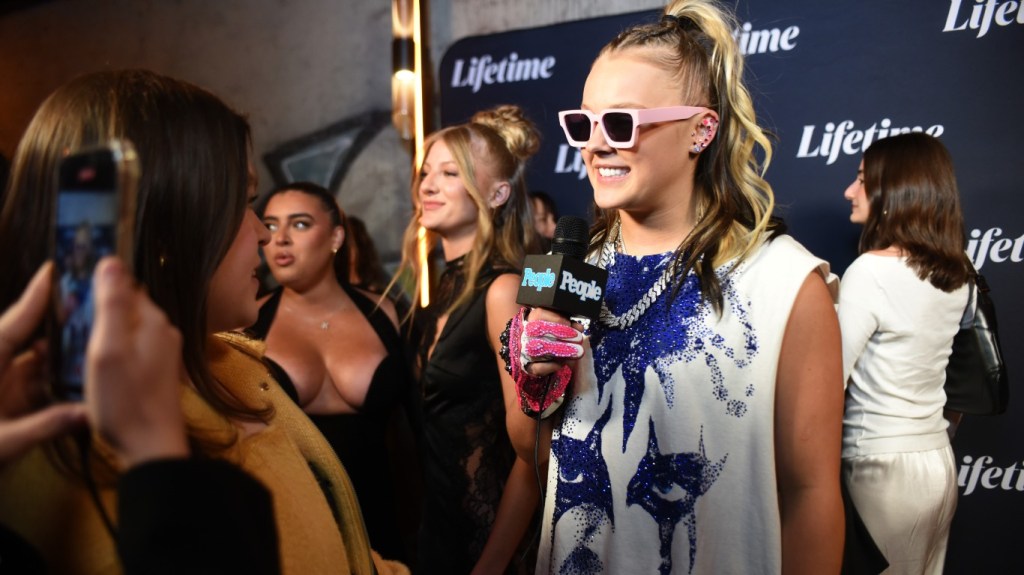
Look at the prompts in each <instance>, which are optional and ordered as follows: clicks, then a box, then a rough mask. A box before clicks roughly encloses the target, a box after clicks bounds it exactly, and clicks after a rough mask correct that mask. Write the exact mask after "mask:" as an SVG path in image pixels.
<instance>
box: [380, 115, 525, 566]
mask: <svg viewBox="0 0 1024 575" xmlns="http://www.w3.org/2000/svg"><path fill="white" fill-rule="evenodd" d="M539 144H540V142H539V136H538V133H537V131H536V129H535V128H534V126H533V124H532V123H531V122H530V121H529V120H527V119H526V118H525V117H524V116H523V114H522V111H521V110H520V109H519V108H518V107H515V106H499V107H497V108H494V109H492V110H488V111H484V112H480V113H477V114H476V115H475V116H473V118H472V119H471V120H470V121H469V122H467V123H465V124H460V125H457V126H452V127H448V128H445V129H443V130H441V131H439V132H436V133H434V134H432V135H431V136H430V137H428V138H427V141H426V143H425V144H424V147H425V150H426V156H425V159H424V160H423V165H422V166H421V167H420V169H419V173H418V175H417V177H416V179H415V182H414V184H413V188H412V191H413V204H414V206H415V210H414V214H413V218H412V220H411V221H410V222H409V226H408V229H407V230H406V234H405V242H404V246H403V252H402V264H401V267H400V269H399V270H398V275H401V274H402V273H403V272H410V273H411V274H412V275H413V276H414V277H415V278H416V279H417V284H418V280H419V278H420V276H421V275H422V274H425V273H427V270H425V269H422V268H421V267H420V265H419V262H418V260H417V257H416V256H417V249H416V243H417V232H418V229H419V227H420V226H422V227H424V228H426V230H427V237H428V241H429V242H430V244H431V245H436V244H437V242H438V241H440V243H441V249H442V251H443V252H444V258H445V261H446V262H447V266H446V269H445V271H444V273H443V274H442V276H441V279H440V284H439V286H438V289H437V290H436V293H435V295H434V297H433V298H432V301H431V302H430V304H429V306H428V307H427V308H426V310H424V313H425V314H426V315H427V317H426V318H425V321H424V322H423V325H424V332H425V333H424V336H423V340H422V342H421V344H420V348H419V356H418V366H417V367H418V371H419V376H420V381H421V385H422V423H423V433H422V441H423V468H424V489H423V491H424V505H423V516H422V523H421V526H420V536H419V541H418V555H419V557H418V568H419V570H418V572H419V573H445V574H449V573H469V572H470V571H471V570H472V569H473V568H474V566H477V568H478V569H480V570H481V571H485V572H492V573H493V572H501V571H502V570H503V569H504V568H505V567H506V566H507V565H508V564H509V562H510V560H511V558H512V555H513V553H514V551H515V548H516V545H517V544H518V542H519V541H520V539H522V535H523V533H524V532H525V531H526V528H527V526H528V523H529V520H530V517H531V514H532V508H529V509H525V510H524V509H522V506H519V505H510V504H508V503H506V504H504V505H501V503H502V502H503V491H504V489H505V484H506V481H508V482H510V484H513V485H517V486H518V485H526V486H527V487H528V488H529V486H531V485H533V481H531V480H530V478H531V477H533V471H532V470H531V469H530V468H529V467H528V466H527V465H525V464H516V465H515V466H513V462H514V461H515V454H514V452H513V450H512V445H511V444H510V442H509V438H508V434H507V433H506V430H505V414H506V412H505V410H506V406H509V405H514V401H515V399H514V395H515V394H514V391H513V387H512V381H511V380H510V379H509V377H508V375H507V374H506V373H505V371H504V369H502V367H501V364H500V361H501V360H500V359H499V356H498V351H499V349H500V347H501V344H500V343H499V341H498V337H499V335H500V333H501V331H502V330H503V329H504V327H505V323H506V321H507V320H508V318H509V317H510V316H511V315H512V314H513V313H515V310H516V304H515V300H516V293H517V291H518V289H519V283H520V281H521V280H520V276H519V275H518V267H519V265H520V264H521V263H522V261H523V257H524V255H525V254H526V253H527V252H529V251H534V250H535V249H536V246H537V236H536V233H535V231H534V227H533V219H532V217H531V215H530V210H529V207H528V203H527V202H528V197H527V188H526V185H525V181H524V172H525V165H526V160H527V159H528V158H529V157H530V156H532V155H533V154H534V153H536V151H537V148H538V147H539ZM396 277H397V276H396ZM414 304H416V305H414V306H413V308H414V309H416V308H418V307H420V305H419V304H420V302H419V301H415V302H414ZM533 490H534V493H532V494H530V497H532V498H533V500H534V501H536V497H537V494H536V486H535V485H534V486H533ZM513 497H518V495H517V494H509V495H508V496H507V497H506V498H507V499H509V500H510V501H511V500H512V499H511V498H513ZM516 500H517V501H518V499H516ZM492 531H493V532H494V533H495V535H494V536H493V537H492V539H494V541H495V545H493V546H488V548H487V552H486V553H485V552H484V547H485V544H486V543H487V541H488V536H489V535H490V534H491V532H492ZM478 560H479V564H478Z"/></svg>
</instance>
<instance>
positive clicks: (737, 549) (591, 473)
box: [537, 237, 827, 574]
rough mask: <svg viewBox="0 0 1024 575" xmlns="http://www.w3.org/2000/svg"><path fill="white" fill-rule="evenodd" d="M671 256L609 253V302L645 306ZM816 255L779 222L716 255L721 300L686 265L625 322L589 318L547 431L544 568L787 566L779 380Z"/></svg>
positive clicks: (620, 308) (613, 309) (729, 569)
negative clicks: (746, 247) (566, 390)
mask: <svg viewBox="0 0 1024 575" xmlns="http://www.w3.org/2000/svg"><path fill="white" fill-rule="evenodd" d="M670 257H671V254H661V255H653V256H644V257H639V258H637V257H632V256H628V255H622V254H618V253H617V254H615V257H614V258H612V259H610V260H606V261H607V266H606V269H608V271H609V279H608V284H607V286H606V289H605V298H606V299H605V303H606V306H607V308H608V310H609V312H610V313H611V314H614V315H615V316H618V317H621V316H622V314H624V313H626V312H627V311H628V310H630V309H638V308H637V307H636V305H635V304H636V303H637V301H639V300H640V298H643V297H644V296H645V295H647V294H648V293H650V291H651V286H652V285H654V283H655V282H657V281H658V279H659V278H660V277H661V274H662V272H663V270H664V269H665V267H666V266H667V265H668V262H669V258H670ZM814 270H819V271H821V270H823V271H824V272H827V268H824V267H823V262H822V261H821V260H819V259H817V258H814V257H813V255H811V254H809V253H808V252H807V251H806V250H805V249H804V248H803V247H802V246H800V245H799V244H798V243H796V242H795V241H793V240H792V239H791V238H788V237H780V238H777V239H775V240H773V241H772V242H771V243H770V244H768V245H763V246H759V247H758V248H756V249H754V250H752V252H751V254H750V256H748V258H747V259H746V260H745V261H744V262H743V263H742V264H735V265H734V264H726V265H724V266H721V267H720V268H718V269H716V270H715V273H716V275H717V277H718V280H719V283H720V286H721V289H722V308H721V311H716V310H715V309H714V306H713V305H711V304H710V303H708V302H705V301H703V300H702V299H701V296H700V289H699V282H698V280H697V278H696V276H695V275H694V274H690V275H689V276H688V277H686V278H685V280H684V282H683V284H682V285H681V286H680V289H679V292H678V293H677V294H676V296H675V297H674V298H671V297H670V292H671V290H665V292H663V293H661V295H660V296H659V297H658V298H657V299H656V300H655V301H654V302H653V303H652V304H651V305H650V306H649V307H646V306H644V313H643V314H639V315H638V314H633V315H638V317H636V320H635V322H633V323H632V325H629V326H628V327H624V328H621V329H620V328H618V327H609V325H607V324H606V323H605V322H596V321H595V322H592V323H591V325H590V326H589V327H590V331H589V334H588V336H589V337H588V339H586V340H585V341H584V342H583V345H584V349H585V352H586V353H585V354H584V356H583V358H582V359H581V360H579V362H578V364H577V367H576V379H575V381H574V382H573V385H572V396H571V397H567V399H566V401H565V404H564V405H563V410H562V412H561V418H562V419H561V421H560V422H559V423H557V424H556V426H555V429H554V432H553V434H552V442H551V464H550V473H549V475H548V484H547V495H548V497H547V499H546V504H545V510H544V513H545V518H544V536H543V537H542V539H541V545H540V550H539V552H538V564H537V572H538V573H547V574H555V573H557V574H563V573H566V574H568V573H580V574H582V573H588V574H589V573H593V574H617V573H669V572H671V573H753V572H756V573H767V574H777V573H780V572H781V565H782V563H781V556H782V552H781V548H782V543H781V528H780V525H781V517H780V514H779V502H778V484H777V481H776V462H775V459H774V458H775V445H774V435H773V433H772V430H773V429H774V425H775V420H774V407H775V404H774V398H775V384H776V377H777V370H778V361H779V353H780V349H781V345H782V340H783V335H784V333H785V327H786V322H787V321H788V317H789V314H790V310H791V307H792V304H793V301H794V300H795V298H796V295H797V293H798V292H799V290H800V287H801V285H802V284H803V282H804V280H805V279H806V278H807V275H808V274H809V273H813V272H814ZM613 325H615V324H613ZM618 325H622V324H618Z"/></svg>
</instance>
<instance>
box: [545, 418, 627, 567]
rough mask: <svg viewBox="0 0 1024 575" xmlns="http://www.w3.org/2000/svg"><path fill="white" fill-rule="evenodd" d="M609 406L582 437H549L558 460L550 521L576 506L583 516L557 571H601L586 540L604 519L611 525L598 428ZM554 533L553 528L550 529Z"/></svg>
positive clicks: (608, 484) (607, 481)
mask: <svg viewBox="0 0 1024 575" xmlns="http://www.w3.org/2000/svg"><path fill="white" fill-rule="evenodd" d="M611 414H612V406H611V403H609V404H608V408H607V409H605V412H604V414H603V415H601V417H600V418H599V419H598V420H597V423H595V424H594V427H593V428H592V429H591V430H590V433H588V434H587V437H586V438H584V439H583V440H579V439H575V438H573V437H569V436H568V435H565V434H559V435H558V436H557V437H556V438H554V439H552V441H551V452H552V453H553V454H554V455H555V457H556V458H557V460H558V480H557V481H558V482H557V484H556V485H555V509H554V514H553V518H552V525H557V524H558V520H559V519H560V518H561V517H562V515H565V513H566V512H568V511H569V510H570V509H577V508H578V509H579V510H580V511H581V512H582V513H583V515H584V517H583V519H582V524H583V525H582V529H581V531H580V532H577V540H576V548H575V549H573V551H572V552H571V553H570V554H569V556H568V558H567V559H566V561H565V562H564V563H563V565H562V567H561V568H560V569H559V573H565V574H583V573H600V572H602V571H603V566H602V564H601V560H600V559H599V558H598V556H597V554H596V553H594V552H593V551H591V550H590V549H587V547H586V543H587V541H589V540H590V538H591V537H592V536H593V534H594V533H595V532H596V531H597V529H598V528H600V527H601V526H602V525H603V524H605V523H606V522H609V523H611V524H613V525H614V523H615V511H614V509H613V507H612V484H611V478H610V477H609V474H608V464H607V463H605V461H604V457H602V456H601V432H602V431H603V430H604V426H605V424H607V423H608V420H609V419H611ZM551 534H552V537H554V530H552V532H551Z"/></svg>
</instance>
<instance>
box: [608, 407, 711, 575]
mask: <svg viewBox="0 0 1024 575" xmlns="http://www.w3.org/2000/svg"><path fill="white" fill-rule="evenodd" d="M728 456H729V455H728V454H726V455H724V456H722V459H720V460H719V461H718V462H717V463H711V461H710V460H709V459H708V458H707V455H706V454H705V452H704V432H703V430H702V431H701V438H700V452H699V453H661V450H660V448H659V447H658V435H657V433H656V432H655V430H654V420H653V419H652V420H650V436H649V437H648V439H647V455H645V456H644V458H643V459H641V460H640V465H639V466H638V467H637V470H636V473H635V474H634V475H633V478H632V479H631V480H630V481H629V487H628V489H627V492H626V503H627V504H628V505H639V506H641V507H643V508H644V509H645V510H647V512H648V513H650V514H651V517H652V518H653V519H654V520H655V521H656V522H657V523H658V535H659V537H660V538H661V548H660V551H661V564H660V565H659V567H658V571H659V572H660V573H662V575H665V574H668V573H671V572H672V538H673V537H674V536H675V532H676V525H677V524H678V523H679V521H680V520H682V521H683V523H685V524H686V530H687V535H688V536H689V539H690V570H689V572H691V573H692V572H693V564H694V562H695V561H696V559H697V515H696V513H695V511H694V507H695V506H696V504H697V499H698V498H700V497H701V496H702V495H704V494H705V493H707V491H708V489H710V488H711V485H712V484H714V483H715V481H716V480H717V479H718V477H719V475H721V473H722V470H723V469H724V468H725V460H726V458H727V457H728Z"/></svg>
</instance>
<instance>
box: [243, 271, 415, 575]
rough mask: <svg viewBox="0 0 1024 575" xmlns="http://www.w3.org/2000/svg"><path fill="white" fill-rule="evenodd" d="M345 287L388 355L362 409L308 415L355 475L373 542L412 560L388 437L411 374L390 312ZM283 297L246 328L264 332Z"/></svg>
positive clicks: (389, 555)
mask: <svg viewBox="0 0 1024 575" xmlns="http://www.w3.org/2000/svg"><path fill="white" fill-rule="evenodd" d="M342 287H343V288H344V289H345V292H346V293H347V294H348V295H349V297H351V298H352V301H353V302H355V304H356V306H357V307H358V308H359V310H360V311H361V312H362V313H363V315H364V316H366V319H367V321H369V322H370V325H371V326H372V327H373V330H374V332H376V334H377V337H378V338H380V341H381V343H382V344H384V349H385V350H386V351H387V355H386V356H385V357H384V359H383V360H381V362H380V364H378V365H377V369H376V371H374V373H373V379H372V380H371V381H370V386H369V388H368V389H367V392H366V399H365V400H364V401H363V405H362V406H361V407H360V408H359V412H358V413H338V414H330V415H313V414H309V418H310V420H312V421H313V423H314V424H315V425H316V426H317V428H318V429H319V430H320V433H322V434H323V435H324V437H325V438H326V439H327V441H328V443H330V444H331V447H333V448H334V452H335V453H337V454H338V459H340V460H341V463H342V465H343V466H344V467H345V471H346V472H347V473H348V476H349V479H351V480H352V486H353V487H354V488H355V491H356V497H357V498H358V499H359V507H360V508H361V509H362V512H363V522H364V523H365V524H366V532H367V534H368V535H369V537H370V546H371V547H372V548H373V549H374V551H377V552H378V553H380V554H381V556H383V557H384V558H386V559H395V560H398V561H402V562H404V563H408V561H409V557H407V556H406V555H407V553H406V552H405V547H404V544H403V540H402V537H403V531H402V530H401V529H400V527H399V515H398V510H397V508H396V506H395V497H396V491H395V489H396V486H395V479H394V473H393V465H392V460H391V456H390V453H389V447H388V442H387V438H388V432H389V424H390V423H391V419H392V416H393V415H394V414H395V412H396V410H397V409H398V407H399V404H400V403H402V402H403V401H406V400H407V397H408V391H409V389H410V387H411V381H412V376H411V372H410V370H409V367H408V364H407V359H406V356H405V355H404V352H403V349H404V345H403V343H402V339H401V337H400V335H399V333H398V331H397V330H396V329H395V326H394V324H392V323H391V320H390V319H389V318H388V316H387V314H385V313H384V312H383V311H382V310H380V309H378V308H377V305H376V302H374V301H372V300H370V299H369V298H367V297H366V296H364V295H363V294H362V293H360V292H359V291H358V290H356V289H354V288H352V287H350V286H342ZM280 299H281V291H280V290H279V291H277V292H276V293H275V294H274V295H273V296H271V298H270V299H269V300H267V302H266V303H265V304H263V307H262V308H261V309H260V319H259V321H258V322H257V323H256V325H254V326H253V327H252V328H250V329H249V330H248V331H249V332H250V334H251V335H254V336H257V337H261V338H265V337H266V334H267V332H268V331H269V326H270V323H271V322H272V321H273V317H274V314H276V312H277V306H278V303H279V302H280ZM264 359H265V362H266V363H267V365H268V367H269V369H270V371H271V373H272V375H274V378H275V379H277V380H278V381H279V382H280V383H281V386H282V387H283V388H284V389H285V391H286V392H287V393H288V394H289V395H290V396H291V397H292V399H294V400H296V401H298V393H297V392H296V391H295V386H294V384H293V383H292V381H291V378H290V377H288V374H287V373H285V371H284V369H283V368H281V366H280V365H278V364H277V363H275V362H274V361H273V360H272V359H270V358H264Z"/></svg>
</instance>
